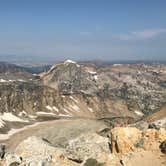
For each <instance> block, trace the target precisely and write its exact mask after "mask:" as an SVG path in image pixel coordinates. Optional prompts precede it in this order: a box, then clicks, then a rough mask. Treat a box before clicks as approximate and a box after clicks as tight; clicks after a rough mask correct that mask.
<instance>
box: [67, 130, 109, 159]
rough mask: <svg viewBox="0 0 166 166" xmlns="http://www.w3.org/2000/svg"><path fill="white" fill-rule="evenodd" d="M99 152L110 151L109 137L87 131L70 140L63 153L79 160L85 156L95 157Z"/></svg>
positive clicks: (85, 157)
mask: <svg viewBox="0 0 166 166" xmlns="http://www.w3.org/2000/svg"><path fill="white" fill-rule="evenodd" d="M101 153H108V154H109V153H110V148H109V139H108V138H105V137H102V136H100V135H98V134H96V133H88V134H84V135H81V136H79V137H78V138H76V139H73V140H70V141H69V144H68V146H67V147H66V152H65V155H66V156H67V157H68V158H70V159H72V160H75V161H78V162H81V161H84V160H85V159H87V158H97V157H98V155H100V154H101Z"/></svg>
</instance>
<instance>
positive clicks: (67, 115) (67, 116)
mask: <svg viewBox="0 0 166 166" xmlns="http://www.w3.org/2000/svg"><path fill="white" fill-rule="evenodd" d="M59 116H64V117H65V116H66V117H72V116H71V115H66V114H59Z"/></svg>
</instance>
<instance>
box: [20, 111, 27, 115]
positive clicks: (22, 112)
mask: <svg viewBox="0 0 166 166" xmlns="http://www.w3.org/2000/svg"><path fill="white" fill-rule="evenodd" d="M25 115H27V113H26V112H25V111H24V110H23V111H21V112H20V113H19V114H18V116H25Z"/></svg>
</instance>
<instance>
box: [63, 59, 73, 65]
mask: <svg viewBox="0 0 166 166" xmlns="http://www.w3.org/2000/svg"><path fill="white" fill-rule="evenodd" d="M68 63H76V62H75V61H72V60H70V59H67V60H65V61H64V64H68Z"/></svg>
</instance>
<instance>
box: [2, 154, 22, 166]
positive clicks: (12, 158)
mask: <svg viewBox="0 0 166 166" xmlns="http://www.w3.org/2000/svg"><path fill="white" fill-rule="evenodd" d="M4 159H5V166H13V165H16V166H17V165H20V163H21V162H22V158H21V157H20V156H18V155H17V154H15V153H11V152H10V153H9V152H8V153H6V154H5V156H4Z"/></svg>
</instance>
